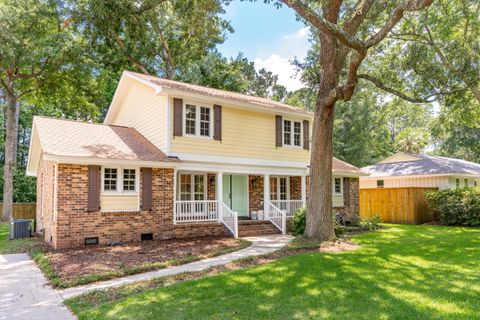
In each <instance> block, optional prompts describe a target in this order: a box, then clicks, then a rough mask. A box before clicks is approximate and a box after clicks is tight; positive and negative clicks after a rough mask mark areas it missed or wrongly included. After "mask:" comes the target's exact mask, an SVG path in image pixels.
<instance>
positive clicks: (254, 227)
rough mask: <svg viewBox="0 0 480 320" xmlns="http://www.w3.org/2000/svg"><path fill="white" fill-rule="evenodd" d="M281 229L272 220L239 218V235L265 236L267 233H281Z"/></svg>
mask: <svg viewBox="0 0 480 320" xmlns="http://www.w3.org/2000/svg"><path fill="white" fill-rule="evenodd" d="M280 233H281V232H280V230H278V229H277V227H275V226H274V225H273V224H272V223H271V222H270V221H258V220H239V221H238V236H239V237H251V236H263V235H267V234H280Z"/></svg>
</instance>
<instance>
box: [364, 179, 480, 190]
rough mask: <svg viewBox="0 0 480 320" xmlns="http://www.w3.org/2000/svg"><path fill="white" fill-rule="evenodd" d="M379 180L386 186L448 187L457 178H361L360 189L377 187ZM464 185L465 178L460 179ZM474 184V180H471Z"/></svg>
mask: <svg viewBox="0 0 480 320" xmlns="http://www.w3.org/2000/svg"><path fill="white" fill-rule="evenodd" d="M377 180H383V181H384V187H385V188H408V187H415V188H439V189H447V188H449V187H452V184H453V186H454V185H455V179H453V180H452V179H449V178H448V177H399V178H381V177H379V178H360V189H372V188H377ZM460 182H461V184H460V185H462V184H463V180H461V181H460ZM471 184H472V185H473V180H472V182H471Z"/></svg>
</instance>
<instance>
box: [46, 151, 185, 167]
mask: <svg viewBox="0 0 480 320" xmlns="http://www.w3.org/2000/svg"><path fill="white" fill-rule="evenodd" d="M44 160H47V161H56V162H57V163H67V164H83V165H130V166H139V167H149V168H174V167H175V166H176V165H177V164H178V162H161V161H143V160H119V159H104V158H88V157H74V156H59V155H52V154H45V155H44Z"/></svg>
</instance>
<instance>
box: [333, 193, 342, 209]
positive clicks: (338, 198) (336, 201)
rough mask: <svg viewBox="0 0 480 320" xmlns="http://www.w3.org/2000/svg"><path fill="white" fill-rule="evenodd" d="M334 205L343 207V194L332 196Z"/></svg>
mask: <svg viewBox="0 0 480 320" xmlns="http://www.w3.org/2000/svg"><path fill="white" fill-rule="evenodd" d="M332 206H333V207H334V208H335V207H343V195H342V196H335V195H333V196H332Z"/></svg>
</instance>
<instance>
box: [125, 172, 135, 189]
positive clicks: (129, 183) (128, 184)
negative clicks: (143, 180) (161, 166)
mask: <svg viewBox="0 0 480 320" xmlns="http://www.w3.org/2000/svg"><path fill="white" fill-rule="evenodd" d="M135 176H136V174H135V169H123V191H135V180H136V179H135Z"/></svg>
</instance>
